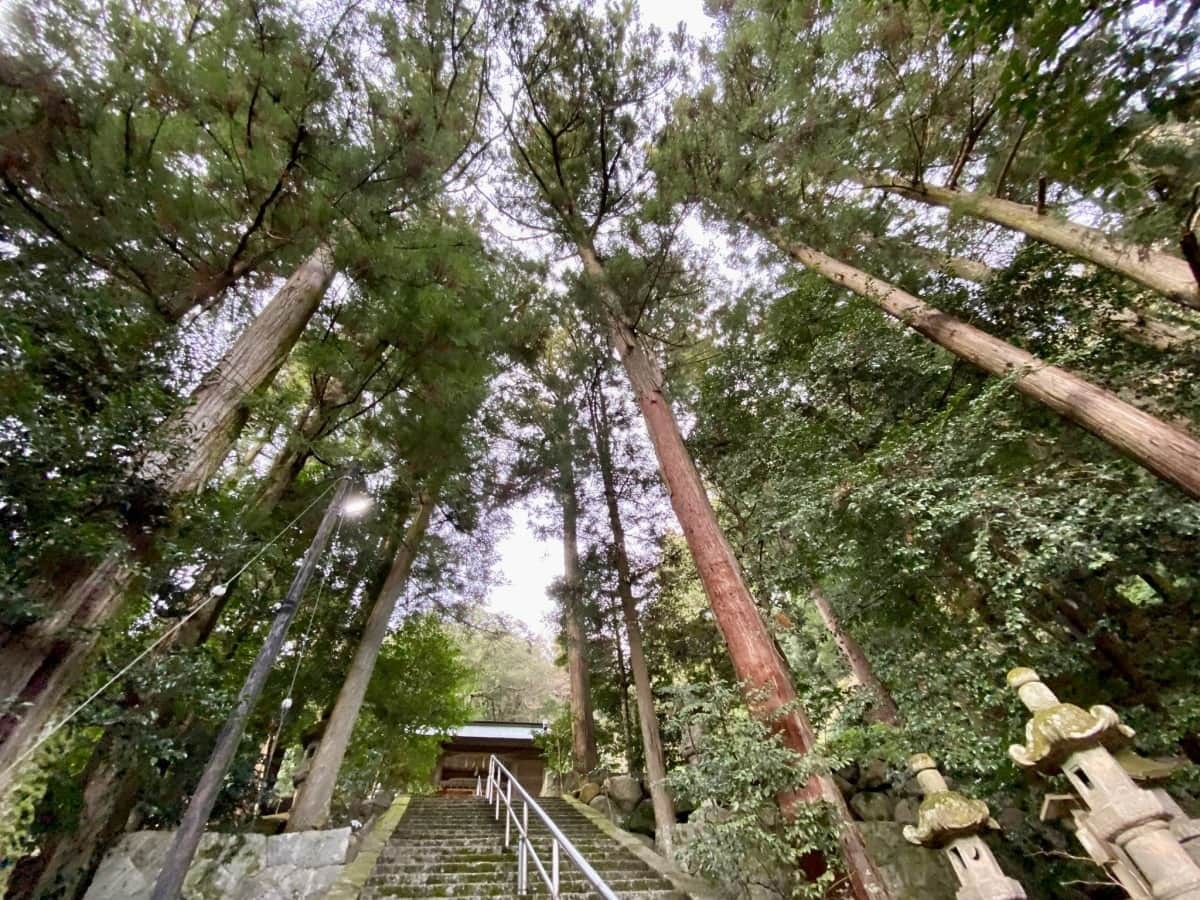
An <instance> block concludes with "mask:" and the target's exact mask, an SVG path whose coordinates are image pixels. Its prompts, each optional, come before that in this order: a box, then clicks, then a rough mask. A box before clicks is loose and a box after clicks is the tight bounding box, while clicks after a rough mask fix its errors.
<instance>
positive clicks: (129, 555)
mask: <svg viewBox="0 0 1200 900" xmlns="http://www.w3.org/2000/svg"><path fill="white" fill-rule="evenodd" d="M333 274H334V265H333V254H332V251H331V250H330V249H329V248H327V247H322V248H320V249H318V250H317V251H316V252H315V253H313V255H312V256H310V257H309V258H308V259H306V260H305V261H304V262H303V263H302V264H301V265H300V266H299V268H297V269H296V271H295V272H294V273H292V275H291V277H290V278H288V280H287V282H286V283H285V284H284V285H283V287H282V288H280V290H279V291H278V293H276V294H275V296H274V297H273V298H272V299H271V301H270V303H268V304H267V306H266V307H265V308H264V309H263V311H262V312H261V313H259V314H258V316H256V317H255V319H254V321H253V322H251V323H250V325H248V326H247V328H246V330H245V331H244V332H242V334H241V336H240V337H239V338H238V339H237V340H236V341H235V342H234V344H233V346H232V347H230V348H229V350H228V351H226V353H225V355H224V356H223V357H222V358H221V361H220V362H219V363H217V365H216V367H215V368H214V369H213V370H212V371H210V372H209V373H208V374H207V375H206V376H205V377H204V379H203V380H202V381H201V382H200V384H199V385H198V386H197V387H196V389H195V390H194V391H193V392H192V395H191V397H190V398H189V400H188V403H187V406H186V407H185V408H184V409H183V411H182V412H180V413H179V414H178V415H176V416H175V417H173V418H172V419H170V420H168V421H167V422H166V423H165V424H164V426H163V429H162V431H161V433H160V440H159V446H158V447H157V448H156V449H154V450H153V451H152V452H151V453H149V454H148V455H147V458H146V460H145V462H144V463H143V464H142V466H141V468H140V469H139V471H138V472H137V473H136V475H135V477H136V478H137V479H138V480H140V481H142V482H144V483H146V484H147V485H148V486H149V487H151V488H152V489H153V490H154V491H155V492H156V493H157V494H158V495H159V496H160V497H161V498H162V499H163V500H164V501H165V502H166V503H167V504H169V503H170V502H171V501H173V500H175V499H176V498H179V497H181V496H183V495H185V494H187V493H190V492H195V491H199V490H200V489H202V488H203V486H204V484H205V482H206V481H207V480H208V479H209V477H211V475H212V473H213V472H214V471H215V470H216V468H217V467H218V466H219V465H220V464H221V462H222V461H223V460H224V458H225V455H226V454H227V453H228V452H229V448H230V447H231V446H232V444H233V441H234V440H235V438H236V437H237V430H238V429H239V428H240V427H241V426H242V425H243V424H244V423H245V418H246V409H247V406H246V403H247V401H248V400H249V399H250V398H251V397H252V396H253V395H255V394H256V393H258V392H259V391H260V390H262V389H263V388H264V387H266V385H268V384H270V382H271V380H272V379H273V378H274V376H275V373H276V371H277V370H278V369H279V367H280V366H281V365H282V364H283V361H284V360H285V359H286V358H287V355H288V353H289V352H290V351H291V349H292V347H293V345H295V343H296V341H297V340H298V339H299V337H300V334H301V333H302V332H303V331H304V327H305V326H306V325H307V324H308V320H309V319H310V318H311V317H312V315H313V313H314V312H315V311H316V309H317V306H318V305H319V304H320V301H321V298H322V297H323V296H324V294H325V291H326V289H327V288H328V286H329V283H330V281H331V280H332V278H333ZM162 527H163V526H161V525H157V524H152V525H151V526H148V527H143V529H142V531H141V533H140V534H139V535H138V537H137V538H136V539H135V541H134V543H133V547H132V552H131V551H130V550H127V549H126V548H123V547H122V548H118V549H115V550H112V551H110V552H109V554H108V555H107V556H106V557H105V558H104V559H102V560H101V561H100V562H98V563H92V564H88V563H84V562H80V563H77V564H76V565H75V566H70V567H67V569H66V571H67V572H68V575H69V578H68V579H66V580H63V579H55V580H53V581H51V582H45V583H42V584H40V585H36V586H35V587H34V588H33V593H34V594H35V596H40V597H43V598H46V599H47V600H48V601H49V602H50V603H51V612H50V614H49V615H48V616H47V617H46V618H44V619H42V620H41V621H39V622H38V623H36V624H35V625H33V626H31V627H30V628H28V629H25V630H23V631H21V632H17V633H10V634H8V635H6V636H5V639H4V645H3V647H2V649H0V697H5V698H8V701H9V703H8V709H7V711H6V712H5V714H4V715H3V717H2V718H0V793H2V792H4V791H6V790H7V789H8V787H9V786H10V785H11V783H12V778H13V776H14V774H15V770H16V768H17V764H18V763H19V761H20V760H21V758H22V755H23V754H24V753H25V751H26V750H27V748H29V747H30V746H31V745H32V744H33V742H34V741H35V740H36V738H37V736H38V734H39V733H40V732H41V731H42V729H43V728H44V727H45V726H46V725H47V723H48V722H49V721H50V718H51V716H52V714H53V712H54V710H55V709H56V707H57V706H58V703H59V701H60V700H61V699H62V697H63V695H64V694H65V693H66V692H67V691H68V690H69V689H70V688H71V687H72V686H73V685H74V683H75V682H76V681H77V680H78V678H79V676H80V674H81V673H82V671H83V667H84V663H85V661H86V659H87V656H88V654H89V653H90V651H91V649H92V647H93V646H94V645H95V643H96V641H97V640H98V632H99V629H100V628H101V627H103V625H104V624H105V623H106V622H107V621H108V620H109V619H110V618H112V616H113V615H114V614H115V613H116V612H117V610H118V609H119V607H120V605H121V600H122V599H123V597H124V595H125V592H126V590H127V589H128V587H129V585H130V584H131V582H132V581H133V579H134V576H135V574H136V572H137V569H138V560H139V559H145V558H147V557H148V556H149V555H150V553H151V552H152V549H153V545H154V543H155V538H156V536H157V532H158V531H160V530H161V529H162ZM51 598H52V599H51Z"/></svg>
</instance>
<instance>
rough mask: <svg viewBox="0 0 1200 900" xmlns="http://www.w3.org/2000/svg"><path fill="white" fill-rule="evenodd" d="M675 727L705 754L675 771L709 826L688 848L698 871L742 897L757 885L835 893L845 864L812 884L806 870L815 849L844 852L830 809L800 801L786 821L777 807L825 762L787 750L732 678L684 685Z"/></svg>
mask: <svg viewBox="0 0 1200 900" xmlns="http://www.w3.org/2000/svg"><path fill="white" fill-rule="evenodd" d="M668 724H669V726H670V727H673V728H674V730H675V731H676V733H677V734H682V733H685V732H686V734H688V735H689V736H690V738H691V741H692V743H693V746H694V748H695V750H696V755H695V756H694V757H693V758H692V759H690V760H689V764H688V765H686V766H681V767H679V768H676V769H674V770H673V771H672V772H671V774H670V777H669V783H670V785H671V789H672V791H673V793H674V794H675V796H677V797H679V798H681V799H683V800H686V801H689V802H690V803H691V804H693V805H695V806H697V807H699V808H698V809H697V811H696V812H693V813H692V815H691V818H690V820H689V821H690V822H693V823H699V822H703V825H702V826H700V827H699V828H698V830H697V831H696V833H695V836H694V837H692V838H691V839H690V840H688V841H687V843H686V844H684V846H683V848H682V850H681V859H682V861H683V862H684V864H685V865H687V866H688V868H689V870H691V871H696V872H699V873H701V874H703V875H705V876H706V877H708V878H711V879H714V880H715V881H718V882H719V883H721V884H722V886H723V887H724V888H725V889H727V890H728V891H729V892H730V893H731V894H732V895H733V896H738V897H749V896H752V893H751V890H752V888H757V889H759V890H762V889H766V890H768V891H770V892H772V893H773V894H774V895H776V896H781V897H813V898H815V897H822V896H825V894H826V891H828V890H829V889H830V887H831V886H832V885H833V883H834V881H835V880H836V870H835V869H831V870H830V871H828V872H826V873H825V874H824V875H822V876H821V877H820V878H819V879H818V880H816V881H811V882H808V881H805V878H804V875H803V873H802V866H803V865H804V860H805V857H806V856H809V855H810V854H814V853H823V854H825V855H826V856H827V857H828V858H829V859H830V860H836V858H837V849H836V848H837V838H836V831H835V828H836V826H835V825H834V824H833V823H831V821H830V816H829V810H828V809H826V808H825V806H824V805H823V804H820V803H816V804H799V805H798V806H797V808H796V814H795V815H794V816H792V817H787V818H785V817H783V816H782V815H781V814H780V811H779V808H778V806H777V805H776V798H777V796H778V795H780V794H788V793H791V792H793V791H797V790H799V789H801V788H802V787H803V786H804V784H805V782H806V781H807V780H808V778H809V776H810V775H812V774H814V773H816V772H819V771H821V769H822V767H823V766H824V765H825V762H824V761H823V760H821V759H820V758H819V757H818V756H817V755H816V754H812V753H810V754H808V755H807V756H805V757H803V758H801V757H798V756H797V755H796V754H795V753H794V752H793V751H791V750H789V749H788V748H786V747H784V746H783V743H782V741H781V740H780V739H779V736H778V735H776V734H772V733H771V731H770V730H769V728H768V726H767V724H765V723H764V722H762V721H761V720H759V719H758V718H756V717H755V716H753V715H751V714H750V712H749V711H748V710H747V709H746V707H745V706H744V705H743V702H742V698H741V696H740V695H739V692H738V691H736V690H735V689H734V688H733V687H731V686H730V685H727V684H721V683H714V684H708V685H685V686H680V687H679V688H676V689H674V690H673V691H672V692H671V705H670V712H669V718H668Z"/></svg>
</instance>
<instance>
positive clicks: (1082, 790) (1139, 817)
mask: <svg viewBox="0 0 1200 900" xmlns="http://www.w3.org/2000/svg"><path fill="white" fill-rule="evenodd" d="M1008 683H1009V685H1010V686H1011V687H1013V688H1015V689H1016V691H1017V694H1018V695H1019V696H1020V698H1021V702H1022V703H1024V704H1025V706H1026V707H1027V708H1028V709H1029V711H1030V712H1032V713H1033V717H1032V718H1031V719H1030V720H1029V722H1028V723H1027V724H1026V726H1025V746H1021V745H1020V744H1016V745H1013V746H1012V747H1009V748H1008V754H1009V756H1011V757H1012V758H1013V760H1014V761H1015V762H1016V763H1017V765H1019V766H1022V767H1024V768H1027V769H1033V770H1035V771H1037V772H1040V773H1042V774H1049V773H1052V772H1054V771H1056V770H1059V769H1061V770H1062V772H1063V774H1064V775H1066V776H1067V779H1068V780H1069V781H1070V782H1071V785H1072V787H1074V788H1075V791H1076V792H1077V793H1078V794H1079V797H1080V799H1081V800H1082V801H1083V804H1084V806H1085V807H1086V809H1087V811H1086V812H1083V811H1082V810H1080V811H1077V812H1076V815H1075V820H1076V823H1077V825H1078V826H1079V827H1078V831H1077V836H1078V837H1079V842H1080V843H1081V844H1083V846H1084V849H1086V850H1087V851H1088V854H1089V855H1090V856H1091V857H1092V858H1093V859H1095V860H1096V861H1097V862H1098V863H1100V865H1102V866H1104V867H1105V868H1106V869H1107V870H1108V871H1109V872H1110V873H1112V875H1113V877H1115V878H1117V879H1118V880H1119V881H1120V882H1121V884H1122V886H1123V887H1125V889H1126V890H1127V891H1128V892H1129V893H1130V895H1131V896H1134V897H1150V898H1153V900H1200V866H1198V865H1197V864H1196V862H1195V861H1194V860H1193V859H1192V857H1191V856H1189V855H1188V852H1187V851H1186V850H1185V849H1184V848H1183V845H1182V844H1180V842H1179V839H1178V838H1177V837H1176V836H1175V835H1174V834H1173V833H1172V832H1171V827H1170V825H1171V820H1172V819H1173V818H1174V816H1173V814H1172V810H1170V809H1168V808H1167V807H1166V806H1164V804H1163V802H1162V800H1161V799H1160V798H1159V797H1158V796H1156V795H1155V794H1154V793H1152V792H1151V791H1146V790H1142V789H1141V788H1139V787H1138V786H1137V785H1136V784H1134V783H1133V779H1132V778H1130V777H1129V775H1128V774H1127V773H1126V772H1125V770H1124V769H1123V768H1122V767H1121V765H1120V763H1118V762H1117V760H1116V758H1115V757H1114V756H1113V754H1112V752H1111V751H1112V749H1114V748H1116V747H1117V746H1120V745H1121V744H1124V743H1126V742H1128V740H1129V739H1130V738H1131V737H1133V731H1132V729H1130V728H1128V727H1127V726H1125V725H1122V724H1121V723H1120V721H1119V720H1118V718H1117V714H1116V713H1115V712H1113V711H1112V709H1110V708H1109V707H1107V706H1093V707H1092V708H1091V709H1090V710H1086V711H1085V710H1083V709H1081V708H1080V707H1078V706H1075V705H1073V704H1070V703H1060V702H1059V701H1058V698H1057V697H1056V696H1054V692H1053V691H1051V690H1050V689H1049V688H1048V687H1046V685H1044V684H1043V683H1042V682H1041V680H1040V679H1039V678H1038V674H1037V672H1035V671H1033V670H1032V669H1025V668H1018V669H1013V670H1012V671H1011V672H1009V673H1008Z"/></svg>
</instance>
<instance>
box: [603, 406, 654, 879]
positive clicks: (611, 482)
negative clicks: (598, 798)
mask: <svg viewBox="0 0 1200 900" xmlns="http://www.w3.org/2000/svg"><path fill="white" fill-rule="evenodd" d="M593 397H594V402H593V403H591V404H589V412H591V419H592V433H593V434H594V435H595V437H596V457H597V459H598V460H599V463H600V477H601V480H602V481H603V483H604V502H605V505H606V506H607V507H608V526H609V529H610V530H611V531H612V538H613V562H614V566H615V568H616V570H617V593H618V594H619V595H620V597H621V612H622V613H623V614H624V617H625V636H626V639H627V640H628V641H629V666H630V668H631V669H632V670H633V688H634V692H635V696H636V697H637V710H638V723H639V724H640V726H641V731H642V751H643V756H644V757H645V760H646V782H647V785H646V786H647V788H648V789H649V791H650V802H651V804H652V805H653V806H654V839H655V842H656V843H657V844H658V846H659V849H661V850H662V852H663V855H665V856H666V857H667V858H668V859H670V858H671V851H672V845H673V837H674V831H675V801H673V800H672V799H671V795H670V793H669V792H668V791H667V764H666V760H665V758H664V757H663V746H662V733H661V731H660V730H659V727H658V713H657V712H656V710H655V709H654V692H653V690H652V688H651V685H650V669H649V667H648V666H647V665H646V653H645V649H644V648H643V646H642V628H641V625H640V624H639V623H638V613H637V602H636V601H635V600H634V597H633V577H632V575H631V574H630V567H629V552H628V550H627V548H626V544H625V524H624V523H623V522H622V521H621V504H620V502H619V500H618V497H617V478H616V471H615V468H614V466H613V460H612V423H611V422H610V420H609V417H608V403H607V401H606V400H605V398H604V389H603V388H602V387H599V386H597V387H596V389H595V390H594V391H593Z"/></svg>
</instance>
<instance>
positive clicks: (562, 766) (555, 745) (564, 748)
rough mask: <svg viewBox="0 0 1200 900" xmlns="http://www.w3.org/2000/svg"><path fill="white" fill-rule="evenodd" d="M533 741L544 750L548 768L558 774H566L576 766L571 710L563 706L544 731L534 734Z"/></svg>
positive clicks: (543, 753)
mask: <svg viewBox="0 0 1200 900" xmlns="http://www.w3.org/2000/svg"><path fill="white" fill-rule="evenodd" d="M533 743H534V744H535V745H536V746H537V748H538V749H539V750H541V751H542V756H543V757H544V758H545V760H546V768H548V769H549V770H550V771H551V772H555V773H556V774H558V775H566V774H567V773H568V772H570V771H571V770H572V769H574V767H575V760H574V758H573V757H572V755H571V710H570V708H569V707H566V706H561V707H559V709H558V711H557V712H556V713H555V714H554V716H553V717H551V718H550V719H549V723H548V725H547V726H546V728H545V730H544V731H541V732H539V733H538V734H536V735H534V738H533Z"/></svg>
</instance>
